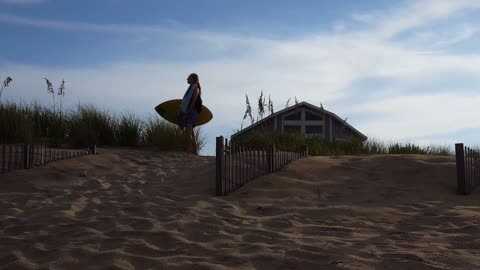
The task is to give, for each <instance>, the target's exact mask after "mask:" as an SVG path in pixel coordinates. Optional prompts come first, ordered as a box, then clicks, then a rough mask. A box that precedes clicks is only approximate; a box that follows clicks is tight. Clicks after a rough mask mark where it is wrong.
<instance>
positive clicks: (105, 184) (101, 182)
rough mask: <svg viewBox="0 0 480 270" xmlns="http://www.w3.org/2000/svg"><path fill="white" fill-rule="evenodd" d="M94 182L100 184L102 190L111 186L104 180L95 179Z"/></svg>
mask: <svg viewBox="0 0 480 270" xmlns="http://www.w3.org/2000/svg"><path fill="white" fill-rule="evenodd" d="M96 180H97V182H98V183H99V184H100V186H101V187H102V189H109V188H110V187H111V186H112V184H110V183H108V182H106V181H105V180H104V179H100V178H98V179H96Z"/></svg>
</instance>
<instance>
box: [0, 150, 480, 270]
mask: <svg viewBox="0 0 480 270" xmlns="http://www.w3.org/2000/svg"><path fill="white" fill-rule="evenodd" d="M214 161H215V160H214V158H213V157H195V156H189V155H185V154H180V153H155V152H151V151H144V150H142V151H141V150H129V149H100V154H99V155H96V156H85V157H79V158H76V159H71V160H64V161H59V162H56V163H51V164H49V165H48V166H46V167H42V168H35V169H32V170H28V171H17V172H13V173H10V174H5V175H1V176H0V177H1V181H0V196H1V198H2V199H1V202H0V268H1V269H82V270H84V269H267V270H268V269H275V270H279V269H480V197H479V195H478V193H474V194H472V195H470V196H466V197H464V196H457V195H456V194H455V188H456V183H455V179H456V178H455V163H454V159H453V158H448V157H422V156H372V157H367V156H360V157H310V158H307V159H304V160H299V161H296V162H293V163H291V164H289V165H288V166H287V167H286V168H285V169H283V170H282V171H279V172H277V173H275V174H272V175H268V176H265V177H262V178H259V179H257V180H255V181H253V182H251V183H249V184H248V185H246V186H244V187H243V188H241V189H240V190H238V191H236V192H234V193H233V194H231V195H229V196H226V197H215V196H213V194H214V180H215V165H214Z"/></svg>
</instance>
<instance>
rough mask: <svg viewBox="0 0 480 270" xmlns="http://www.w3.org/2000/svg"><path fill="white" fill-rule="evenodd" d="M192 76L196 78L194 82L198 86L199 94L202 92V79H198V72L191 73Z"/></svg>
mask: <svg viewBox="0 0 480 270" xmlns="http://www.w3.org/2000/svg"><path fill="white" fill-rule="evenodd" d="M190 76H192V79H193V80H194V83H195V84H196V85H197V86H198V90H199V94H201V93H202V87H201V86H200V80H199V79H198V75H197V74H196V73H192V74H190Z"/></svg>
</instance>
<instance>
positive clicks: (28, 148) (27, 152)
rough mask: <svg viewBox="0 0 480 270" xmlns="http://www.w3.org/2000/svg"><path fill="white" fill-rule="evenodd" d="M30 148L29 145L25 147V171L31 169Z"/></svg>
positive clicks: (23, 152)
mask: <svg viewBox="0 0 480 270" xmlns="http://www.w3.org/2000/svg"><path fill="white" fill-rule="evenodd" d="M29 150H30V147H29V145H28V144H24V145H23V151H22V154H23V169H28V168H30V166H29V161H30V151H29Z"/></svg>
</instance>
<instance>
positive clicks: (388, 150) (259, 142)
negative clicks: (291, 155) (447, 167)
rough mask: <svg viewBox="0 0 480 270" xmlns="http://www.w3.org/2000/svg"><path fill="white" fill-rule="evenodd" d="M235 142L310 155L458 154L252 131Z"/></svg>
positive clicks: (442, 148)
mask: <svg viewBox="0 0 480 270" xmlns="http://www.w3.org/2000/svg"><path fill="white" fill-rule="evenodd" d="M233 141H234V143H237V144H240V145H243V146H245V147H251V148H262V147H264V146H265V145H275V147H276V148H277V149H279V150H284V151H301V150H303V149H304V148H305V146H307V147H308V152H309V154H310V155H315V156H317V155H320V156H321V155H359V154H360V155H368V154H420V155H442V156H452V155H454V152H453V149H452V148H451V147H449V146H442V145H431V146H426V147H425V146H419V145H415V144H413V143H406V144H401V143H398V142H391V143H384V142H382V141H379V140H375V139H369V140H366V141H363V142H362V141H337V142H329V141H327V140H323V139H319V138H306V137H304V136H303V135H301V134H271V133H270V134H269V133H260V132H252V133H248V134H242V135H240V136H238V137H237V138H234V139H233Z"/></svg>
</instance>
